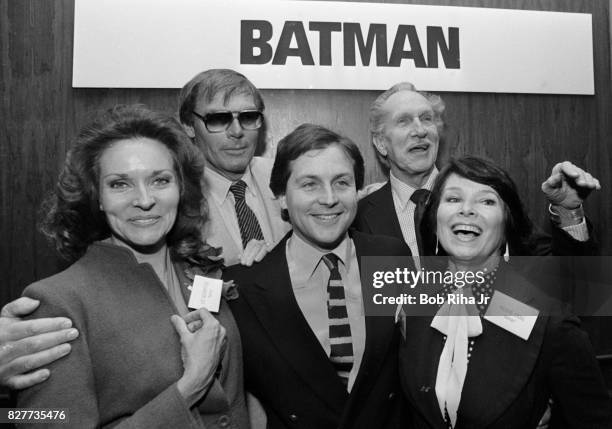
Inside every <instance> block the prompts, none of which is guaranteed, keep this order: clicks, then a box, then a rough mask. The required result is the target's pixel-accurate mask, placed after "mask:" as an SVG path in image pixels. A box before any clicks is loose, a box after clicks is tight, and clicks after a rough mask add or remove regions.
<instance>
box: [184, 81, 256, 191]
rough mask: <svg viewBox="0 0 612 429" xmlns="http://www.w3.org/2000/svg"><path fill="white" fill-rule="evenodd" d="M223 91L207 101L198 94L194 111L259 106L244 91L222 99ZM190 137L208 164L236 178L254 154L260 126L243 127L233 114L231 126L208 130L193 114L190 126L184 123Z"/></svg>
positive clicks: (232, 179) (226, 175)
mask: <svg viewBox="0 0 612 429" xmlns="http://www.w3.org/2000/svg"><path fill="white" fill-rule="evenodd" d="M223 98H224V94H217V96H216V97H215V98H213V100H212V101H211V102H210V103H208V102H207V101H206V100H205V99H204V98H200V100H198V102H197V103H196V104H195V108H194V111H195V112H197V113H198V114H199V115H201V116H206V115H207V114H209V113H214V112H223V111H228V110H229V111H232V112H240V111H243V110H258V109H257V107H256V105H255V100H254V99H253V96H252V95H250V94H246V93H240V92H237V93H234V94H233V95H232V96H231V97H230V99H229V100H228V101H227V103H225V102H224V100H223ZM185 131H186V132H187V134H188V135H189V137H191V138H194V139H195V143H196V145H197V146H198V148H199V149H200V150H201V151H202V153H203V154H204V157H205V158H206V163H207V166H208V167H210V168H212V169H213V170H215V171H216V172H218V173H219V174H221V175H222V176H224V177H226V178H227V179H229V180H231V181H236V180H239V179H240V178H241V177H242V176H243V175H244V172H245V171H246V168H247V167H248V165H249V163H250V162H251V160H252V159H253V156H254V155H255V149H256V148H257V140H258V138H259V129H255V130H245V129H243V128H242V127H241V126H240V123H239V122H238V119H237V118H234V120H233V121H232V123H231V124H230V126H229V127H228V128H227V129H226V130H225V131H221V132H218V133H211V132H210V131H208V130H207V129H206V126H205V125H204V122H203V121H202V119H200V118H198V117H195V115H194V118H193V125H192V126H185Z"/></svg>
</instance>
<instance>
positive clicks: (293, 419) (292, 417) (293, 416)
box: [289, 414, 298, 423]
mask: <svg viewBox="0 0 612 429" xmlns="http://www.w3.org/2000/svg"><path fill="white" fill-rule="evenodd" d="M289 420H291V421H292V422H293V423H295V422H297V421H298V416H296V415H295V414H289Z"/></svg>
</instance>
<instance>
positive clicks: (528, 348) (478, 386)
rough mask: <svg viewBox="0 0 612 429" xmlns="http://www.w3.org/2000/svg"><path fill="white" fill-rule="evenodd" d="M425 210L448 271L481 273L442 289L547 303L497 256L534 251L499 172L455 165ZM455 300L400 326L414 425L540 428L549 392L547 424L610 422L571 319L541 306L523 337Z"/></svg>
mask: <svg viewBox="0 0 612 429" xmlns="http://www.w3.org/2000/svg"><path fill="white" fill-rule="evenodd" d="M425 216H426V219H427V222H428V226H429V228H431V229H432V230H433V231H436V235H437V240H438V247H439V250H440V253H442V254H445V255H448V259H447V260H446V263H445V264H444V268H445V269H447V270H449V271H450V272H455V273H457V272H473V273H475V274H476V273H478V272H480V273H481V274H482V273H485V274H484V282H481V283H474V284H472V285H469V286H465V287H464V288H462V290H461V291H459V290H457V289H456V288H454V287H447V288H446V289H442V290H441V293H442V294H446V293H451V292H452V293H461V294H462V295H464V296H468V297H470V298H475V302H476V303H478V302H482V301H485V302H486V301H487V300H486V299H485V300H483V299H482V298H481V297H482V296H485V297H488V298H491V297H492V296H494V294H495V293H497V292H501V291H503V292H504V293H506V294H507V295H508V296H509V297H510V298H508V299H509V300H510V301H508V302H515V303H517V305H518V303H530V304H533V303H534V302H544V301H543V300H541V299H540V298H539V295H540V294H539V292H538V290H539V289H538V288H536V287H535V286H534V285H533V284H531V283H530V282H529V281H528V280H526V279H525V278H524V277H522V276H521V275H520V274H519V273H518V272H516V271H515V270H514V269H513V268H512V265H511V264H509V263H506V262H505V261H504V259H503V258H502V254H504V253H507V250H506V249H508V248H509V253H510V254H522V255H528V254H529V249H531V248H532V247H533V246H532V241H533V240H532V229H531V222H530V220H529V218H528V217H527V214H526V213H525V210H524V208H523V205H522V203H521V201H520V199H519V196H518V193H517V190H516V186H515V184H514V183H513V181H512V180H511V179H510V177H509V176H508V174H507V173H506V172H505V171H503V170H502V169H500V168H499V167H497V166H495V165H494V164H492V163H490V162H488V161H486V160H483V159H480V158H475V157H465V158H461V159H457V160H453V161H451V163H450V164H449V165H448V166H447V167H445V169H444V170H443V171H441V172H440V174H439V176H438V178H437V181H436V184H435V186H434V188H433V190H432V195H431V199H430V201H429V204H428V207H427V212H426V214H425ZM511 262H512V261H511ZM461 286H462V285H461ZM498 296H501V295H498ZM452 305H453V306H455V307H454V308H453V307H452V306H451V305H449V304H445V305H443V306H442V307H441V308H440V309H439V310H438V313H437V314H436V316H435V317H433V316H432V317H423V318H421V317H414V318H412V317H411V318H408V319H407V321H406V324H405V326H406V331H405V334H406V335H405V341H404V343H403V345H402V348H401V352H400V360H401V365H400V367H401V371H402V372H403V375H402V382H403V386H404V390H405V392H406V395H407V397H408V400H409V401H410V402H411V403H412V405H413V406H414V409H415V411H416V412H415V414H414V420H415V421H414V425H413V427H414V428H435V429H446V428H457V429H463V428H478V429H484V428H490V429H502V428H503V429H530V428H536V427H537V425H538V422H539V421H540V418H541V417H542V415H543V413H544V411H545V409H546V407H547V405H548V403H549V399H551V398H552V401H553V405H552V420H551V422H550V426H549V427H550V428H551V429H554V428H576V429H578V428H581V429H584V428H590V429H604V428H609V427H610V426H609V425H610V398H609V397H608V394H607V391H606V388H605V386H604V383H603V379H602V376H601V372H600V371H599V368H598V364H597V361H596V360H595V357H594V353H593V351H592V348H591V345H590V344H589V340H588V338H587V336H586V334H585V333H584V332H583V331H582V330H581V329H580V328H579V324H578V320H577V319H576V318H575V317H571V316H568V317H560V316H555V315H551V313H549V315H547V314H546V312H545V311H540V314H539V315H538V317H537V319H536V320H535V324H534V325H533V327H532V328H531V330H530V333H529V334H528V337H527V339H526V340H525V339H523V338H520V337H519V336H518V335H517V334H515V333H513V332H510V331H511V330H512V329H507V327H506V329H505V328H502V327H500V326H497V325H495V324H493V323H491V322H489V320H487V319H483V318H482V317H481V316H482V315H483V313H484V312H485V311H486V310H487V308H486V305H481V306H476V305H473V304H468V306H466V307H458V306H457V305H456V304H452ZM470 306H471V308H469V307H470ZM540 310H543V309H542V308H540ZM479 313H480V315H479ZM527 330H528V331H529V329H527Z"/></svg>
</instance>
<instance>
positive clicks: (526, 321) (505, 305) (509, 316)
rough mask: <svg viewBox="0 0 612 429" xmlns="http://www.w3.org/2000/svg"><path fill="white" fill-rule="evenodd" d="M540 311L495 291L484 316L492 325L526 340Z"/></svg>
mask: <svg viewBox="0 0 612 429" xmlns="http://www.w3.org/2000/svg"><path fill="white" fill-rule="evenodd" d="M539 313H540V312H539V311H538V310H537V309H536V308H533V307H531V306H529V305H527V304H523V303H522V302H520V301H518V300H516V299H514V298H512V297H511V296H508V295H506V294H505V293H502V292H499V291H495V293H494V294H493V297H492V298H491V303H490V304H489V308H488V309H487V313H486V314H485V315H484V318H485V319H486V320H488V321H489V322H491V323H493V324H494V325H497V326H499V327H500V328H502V329H505V330H506V331H508V332H510V333H512V334H514V335H516V336H518V337H519V338H522V339H523V340H527V339H528V338H529V335H531V331H532V330H533V326H534V325H535V322H536V319H537V318H538V314H539Z"/></svg>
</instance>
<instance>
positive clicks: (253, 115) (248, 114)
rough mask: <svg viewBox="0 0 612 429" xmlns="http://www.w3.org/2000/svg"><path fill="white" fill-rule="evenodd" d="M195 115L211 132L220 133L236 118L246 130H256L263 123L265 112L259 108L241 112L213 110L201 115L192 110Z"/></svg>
mask: <svg viewBox="0 0 612 429" xmlns="http://www.w3.org/2000/svg"><path fill="white" fill-rule="evenodd" d="M191 113H193V114H194V115H196V116H197V117H198V118H200V119H201V120H202V122H204V126H205V127H206V129H207V130H208V131H209V132H211V133H220V132H222V131H225V130H227V129H228V128H229V126H230V125H231V124H232V122H234V118H237V119H238V123H239V124H240V126H241V127H242V128H243V129H245V130H256V129H258V128H259V127H261V125H262V124H263V117H264V116H263V113H262V112H260V111H259V110H243V111H241V112H230V111H229V110H228V111H224V112H213V113H207V114H206V115H203V116H202V115H200V114H199V113H198V112H194V111H192V112H191Z"/></svg>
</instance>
